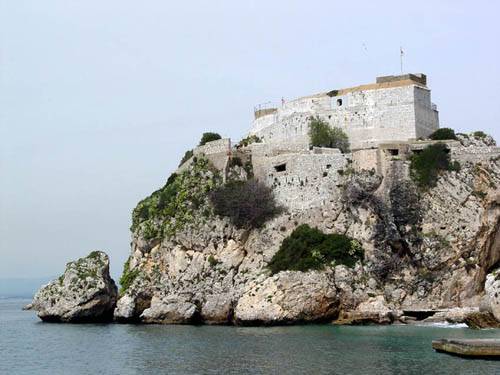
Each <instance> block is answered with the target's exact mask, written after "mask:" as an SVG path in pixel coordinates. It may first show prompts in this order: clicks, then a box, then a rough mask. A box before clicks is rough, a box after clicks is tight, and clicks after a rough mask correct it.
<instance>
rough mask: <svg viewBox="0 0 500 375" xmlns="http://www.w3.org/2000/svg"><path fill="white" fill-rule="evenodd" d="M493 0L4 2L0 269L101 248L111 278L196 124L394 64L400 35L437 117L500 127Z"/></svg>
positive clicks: (190, 142) (48, 264)
mask: <svg viewBox="0 0 500 375" xmlns="http://www.w3.org/2000/svg"><path fill="white" fill-rule="evenodd" d="M406 4H410V5H406ZM498 4H500V3H499V2H497V1H491V0H490V1H474V2H471V1H457V0H454V1H435V0H434V1H419V2H417V3H416V2H406V1H380V0H379V1H373V0H371V1H343V2H340V1H311V0H309V1H307V2H306V1H290V0H288V1H270V0H268V1H249V0H247V1H244V2H243V1H241V2H240V1H213V0H212V1H176V2H174V1H166V0H163V1H126V0H120V1H111V0H106V1H102V0H100V1H94V0H86V1H76V0H46V1H41V0H32V1H25V0H0V171H1V177H0V179H1V180H0V182H1V186H0V255H1V257H0V278H3V277H37V276H44V275H58V274H61V273H62V272H63V270H64V266H65V264H66V262H68V261H70V260H73V259H76V258H77V257H80V256H84V255H86V254H88V253H89V252H90V251H91V250H95V249H102V250H104V251H106V252H108V254H109V255H110V256H111V261H112V267H111V269H112V274H113V276H115V277H116V276H118V275H119V274H120V273H121V270H122V266H123V262H124V261H125V260H126V258H127V257H128V254H129V251H130V249H129V243H130V232H129V229H128V228H129V226H130V213H131V211H132V209H133V208H134V207H135V205H136V203H137V202H138V201H139V200H140V199H142V198H144V197H145V196H147V195H149V194H150V193H151V192H152V191H153V190H155V189H157V188H159V187H161V186H162V185H163V184H164V183H165V181H166V179H167V177H168V176H169V175H170V173H172V172H173V171H174V169H175V168H176V166H177V164H178V162H179V160H180V158H181V157H182V155H183V154H184V152H185V151H186V150H187V149H189V148H191V147H192V146H194V145H195V144H196V143H197V142H198V141H199V138H200V136H201V133H203V132H205V131H217V132H219V133H220V134H221V135H223V136H229V137H231V138H233V139H234V140H239V139H241V137H242V136H243V135H244V134H245V132H246V131H247V130H248V129H249V127H250V124H251V121H252V116H253V112H252V111H253V106H254V105H255V104H258V103H262V102H266V101H269V100H271V101H276V102H278V101H279V100H280V99H281V97H282V96H283V97H284V98H285V99H293V98H296V97H299V96H303V95H307V94H313V93H317V92H324V91H329V90H332V89H338V88H343V87H351V86H356V85H359V84H366V83H372V82H374V81H375V77H376V76H381V75H389V74H399V73H400V60H399V47H400V45H402V46H403V50H404V52H405V55H404V70H405V72H422V73H425V74H427V76H428V85H429V86H430V88H431V89H432V101H433V102H435V103H436V104H437V105H438V109H439V111H440V112H439V115H440V122H441V126H442V127H443V126H447V127H452V128H454V129H456V130H457V131H461V132H469V131H473V130H478V129H482V130H484V131H486V132H488V133H490V134H492V135H494V136H495V138H496V139H497V141H498V140H500V137H499V131H498V126H499V121H498V120H499V117H500V116H499V115H500V109H499V108H500V105H499V102H500V95H499V88H500V78H499V77H500V74H499V71H498V67H499V65H500V64H499V63H500V62H499V55H500V52H499V36H500V27H499V22H498V15H499V11H500V5H498Z"/></svg>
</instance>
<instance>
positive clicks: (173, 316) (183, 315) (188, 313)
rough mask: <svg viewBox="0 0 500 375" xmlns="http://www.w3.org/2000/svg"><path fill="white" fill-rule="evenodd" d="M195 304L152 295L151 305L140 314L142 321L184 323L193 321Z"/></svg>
mask: <svg viewBox="0 0 500 375" xmlns="http://www.w3.org/2000/svg"><path fill="white" fill-rule="evenodd" d="M196 313H197V311H196V305H195V304H193V303H190V302H183V301H180V300H178V299H177V298H167V299H166V300H161V299H159V298H156V297H153V299H152V300H151V307H149V308H147V309H145V310H144V311H143V313H142V314H141V316H140V317H141V320H142V321H143V322H144V323H164V324H186V323H195V321H194V320H195V316H196Z"/></svg>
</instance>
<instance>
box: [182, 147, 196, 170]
mask: <svg viewBox="0 0 500 375" xmlns="http://www.w3.org/2000/svg"><path fill="white" fill-rule="evenodd" d="M191 156H193V150H187V151H186V153H185V154H184V156H183V157H182V159H181V162H180V163H179V167H180V166H181V165H182V164H184V163H185V162H187V161H188V160H189V159H191Z"/></svg>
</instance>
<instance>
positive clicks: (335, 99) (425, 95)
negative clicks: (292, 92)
mask: <svg viewBox="0 0 500 375" xmlns="http://www.w3.org/2000/svg"><path fill="white" fill-rule="evenodd" d="M426 83H427V78H426V76H425V75H424V74H406V75H402V76H387V77H378V78H377V82H376V83H374V84H369V85H362V86H357V87H352V88H348V89H343V90H333V91H330V92H328V93H323V94H317V95H311V96H306V97H302V98H299V99H295V100H292V101H289V102H287V103H284V104H282V105H281V106H280V107H278V108H265V109H263V108H260V107H259V108H258V109H256V110H255V119H254V121H253V123H252V128H251V130H250V132H249V135H256V136H258V137H259V138H261V139H263V141H264V142H267V143H270V142H271V143H282V142H286V143H303V144H308V143H309V136H308V130H309V124H310V122H311V119H312V118H313V117H316V116H317V117H319V118H321V119H322V120H324V121H326V122H327V123H328V124H329V125H330V126H339V127H341V128H342V129H343V130H344V131H345V132H346V133H347V135H348V136H349V140H350V142H351V149H353V150H356V149H366V148H372V147H377V146H378V145H379V144H380V143H383V142H388V141H411V140H416V139H418V138H420V137H423V138H425V137H427V136H429V135H430V134H431V133H432V132H434V131H435V130H437V129H438V128H439V119H438V112H437V108H436V106H435V105H434V104H432V103H431V95H430V90H429V89H428V88H427V86H426Z"/></svg>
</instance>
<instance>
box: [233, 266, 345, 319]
mask: <svg viewBox="0 0 500 375" xmlns="http://www.w3.org/2000/svg"><path fill="white" fill-rule="evenodd" d="M338 310H339V298H338V296H337V291H336V289H335V287H334V284H333V273H332V272H331V271H327V272H317V271H313V272H294V271H283V272H280V273H278V274H277V275H274V276H272V277H270V278H267V279H265V280H264V282H262V283H259V282H255V283H253V285H251V286H250V288H249V289H248V290H247V291H246V292H245V293H244V294H243V296H242V297H241V298H240V299H239V300H238V304H237V305H236V308H235V313H234V317H235V320H236V323H238V324H244V325H253V324H264V325H273V324H290V323H300V322H319V321H330V320H332V319H334V318H335V317H336V316H337V314H338Z"/></svg>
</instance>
